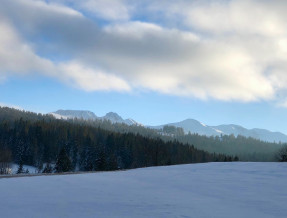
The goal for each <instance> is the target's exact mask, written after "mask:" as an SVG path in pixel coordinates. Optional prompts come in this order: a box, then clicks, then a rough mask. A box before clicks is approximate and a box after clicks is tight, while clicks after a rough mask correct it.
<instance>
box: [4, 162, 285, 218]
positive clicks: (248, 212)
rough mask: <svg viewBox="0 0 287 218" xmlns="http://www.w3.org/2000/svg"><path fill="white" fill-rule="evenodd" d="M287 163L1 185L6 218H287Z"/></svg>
mask: <svg viewBox="0 0 287 218" xmlns="http://www.w3.org/2000/svg"><path fill="white" fill-rule="evenodd" d="M286 172H287V164H286V163H207V164H191V165H178V166H168V167H151V168H142V169H136V170H129V171H119V172H106V173H88V174H78V175H62V176H39V177H23V178H2V179H0V193H1V195H0V201H1V204H0V211H1V217H11V218H14V217H22V218H26V217H27V218H34V217H41V218H47V217H59V218H60V217H61V218H63V217H69V218H74V217H75V218H76V217H77V218H78V217H165V218H166V217H195V218H203V217H206V218H210V217H220V218H224V217H226V218H230V217H233V218H237V217H238V218H239V217H240V218H242V217H245V218H246V217H247V218H248V217H250V218H251V217H252V218H254V217H260V218H266V217H277V218H280V217H282V218H283V217H284V218H285V217H286V214H287V207H286V202H287V188H286V184H287V173H286Z"/></svg>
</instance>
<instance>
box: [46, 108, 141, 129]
mask: <svg viewBox="0 0 287 218" xmlns="http://www.w3.org/2000/svg"><path fill="white" fill-rule="evenodd" d="M50 114H51V115H53V116H54V117H55V118H57V119H65V120H66V119H73V118H78V119H84V120H109V121H110V122H111V123H124V124H127V125H137V126H142V124H140V123H138V122H136V121H135V120H133V119H131V118H128V119H123V118H122V117H121V116H119V115H118V114H117V113H114V112H109V113H107V114H106V115H105V116H103V117H98V116H97V115H95V114H94V112H91V111H83V110H57V111H55V112H52V113H50Z"/></svg>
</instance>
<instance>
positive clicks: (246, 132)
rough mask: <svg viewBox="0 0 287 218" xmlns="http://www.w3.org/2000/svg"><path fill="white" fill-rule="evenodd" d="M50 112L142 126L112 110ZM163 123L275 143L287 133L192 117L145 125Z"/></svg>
mask: <svg viewBox="0 0 287 218" xmlns="http://www.w3.org/2000/svg"><path fill="white" fill-rule="evenodd" d="M50 114H52V115H53V116H54V117H55V118H57V119H71V118H78V119H85V120H109V121H111V122H112V123H124V124H127V125H137V126H143V125H142V124H140V123H138V122H137V121H135V120H133V119H131V118H129V119H123V118H122V117H121V116H119V115H118V114H117V113H114V112H109V113H107V114H106V115H105V116H103V117H98V116H96V115H95V114H94V113H93V112H91V111H82V110H57V111H55V112H52V113H50ZM165 125H169V126H175V127H180V128H183V130H184V132H185V133H189V132H191V133H197V134H199V135H206V136H220V135H231V134H233V135H234V136H238V135H242V136H245V137H252V138H255V139H259V140H262V141H267V142H277V143H278V142H282V143H284V142H287V135H285V134H283V133H281V132H271V131H269V130H266V129H258V128H254V129H246V128H244V127H242V126H239V125H234V124H228V125H218V126H209V125H206V124H203V123H201V122H199V121H197V120H194V119H186V120H183V121H180V122H176V123H168V124H163V125H160V126H146V127H148V128H152V129H162V128H163V126H165Z"/></svg>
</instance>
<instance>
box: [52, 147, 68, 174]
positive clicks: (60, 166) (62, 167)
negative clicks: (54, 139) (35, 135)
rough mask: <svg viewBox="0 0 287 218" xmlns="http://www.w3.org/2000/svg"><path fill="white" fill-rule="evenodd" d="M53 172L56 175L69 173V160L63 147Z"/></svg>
mask: <svg viewBox="0 0 287 218" xmlns="http://www.w3.org/2000/svg"><path fill="white" fill-rule="evenodd" d="M55 170H56V172H57V173H62V172H69V171H71V170H72V163H71V160H70V158H69V156H68V154H67V152H66V149H65V148H64V147H63V148H62V149H61V151H60V153H59V156H58V159H57V162H56V166H55Z"/></svg>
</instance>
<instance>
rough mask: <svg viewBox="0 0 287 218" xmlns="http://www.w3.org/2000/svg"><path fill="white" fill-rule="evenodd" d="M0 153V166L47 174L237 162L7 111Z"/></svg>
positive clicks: (1, 113)
mask: <svg viewBox="0 0 287 218" xmlns="http://www.w3.org/2000/svg"><path fill="white" fill-rule="evenodd" d="M0 154H1V155H0V162H2V163H7V162H14V163H17V164H19V166H22V165H23V164H25V165H31V166H35V167H37V168H38V169H39V172H45V173H48V172H53V171H55V172H68V171H106V170H119V169H131V168H139V167H149V166H162V165H174V164H186V163H201V162H210V161H233V160H237V157H233V156H227V155H224V154H215V153H208V152H206V151H203V150H199V149H197V148H195V146H193V145H189V144H183V143H181V142H178V141H177V140H175V139H173V140H169V141H164V140H162V139H161V138H160V137H158V138H155V137H147V136H143V135H140V134H139V133H137V134H135V133H131V132H125V133H120V132H113V131H110V130H106V129H103V128H100V127H94V126H91V125H87V124H84V123H81V122H77V121H73V122H67V121H64V120H57V119H54V118H53V117H51V116H49V115H41V114H34V113H31V112H24V111H19V110H15V109H10V108H1V109H0ZM19 170H20V172H21V169H19Z"/></svg>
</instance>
